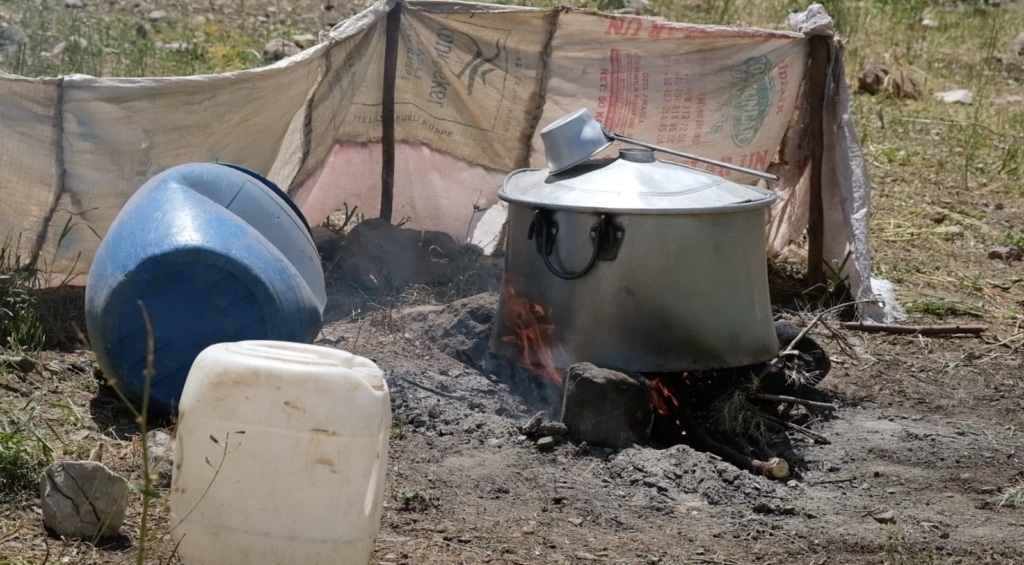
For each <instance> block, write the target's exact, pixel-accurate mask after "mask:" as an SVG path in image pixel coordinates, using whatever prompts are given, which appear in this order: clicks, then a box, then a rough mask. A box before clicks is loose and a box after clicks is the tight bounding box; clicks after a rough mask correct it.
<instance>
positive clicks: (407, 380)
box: [398, 377, 466, 401]
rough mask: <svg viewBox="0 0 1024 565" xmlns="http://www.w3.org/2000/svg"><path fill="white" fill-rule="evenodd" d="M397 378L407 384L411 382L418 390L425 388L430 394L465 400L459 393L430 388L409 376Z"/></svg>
mask: <svg viewBox="0 0 1024 565" xmlns="http://www.w3.org/2000/svg"><path fill="white" fill-rule="evenodd" d="M398 378H399V379H401V380H403V381H405V382H407V383H409V384H411V385H412V386H414V387H416V388H418V389H420V390H425V391H427V392H429V393H431V394H436V395H438V396H442V397H444V398H450V399H452V400H459V401H464V400H466V397H465V396H462V395H461V394H453V393H450V392H444V391H441V390H437V389H436V388H432V387H429V386H427V385H422V384H420V383H418V382H416V381H414V380H412V379H410V378H409V377H398Z"/></svg>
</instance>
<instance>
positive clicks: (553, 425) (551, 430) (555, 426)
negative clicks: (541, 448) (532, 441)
mask: <svg viewBox="0 0 1024 565" xmlns="http://www.w3.org/2000/svg"><path fill="white" fill-rule="evenodd" d="M537 435H539V436H551V437H554V438H560V437H565V436H567V435H569V428H568V427H567V426H566V425H565V424H563V423H562V422H544V423H543V424H541V425H540V426H538V427H537Z"/></svg>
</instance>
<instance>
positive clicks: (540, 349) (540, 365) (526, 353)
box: [502, 284, 563, 385]
mask: <svg viewBox="0 0 1024 565" xmlns="http://www.w3.org/2000/svg"><path fill="white" fill-rule="evenodd" d="M503 294H504V296H503V297H502V304H503V305H504V308H503V312H502V314H503V317H504V320H505V324H506V326H507V327H508V328H509V334H508V335H505V336H504V337H502V341H504V342H505V343H509V344H512V345H515V346H517V348H518V350H519V358H518V359H517V361H518V362H519V364H520V365H522V366H523V367H524V368H526V369H527V370H528V371H530V372H531V373H533V374H534V375H537V376H539V377H541V378H543V379H546V380H548V381H550V382H552V383H554V384H557V385H561V384H562V380H563V376H562V371H561V370H559V369H558V366H557V365H556V364H555V355H554V349H555V348H557V338H556V337H555V325H554V324H552V323H551V322H550V318H551V309H550V308H544V307H543V306H541V305H540V304H534V303H532V302H530V300H529V299H528V298H526V297H525V296H522V295H521V294H520V293H519V291H518V290H517V288H516V285H514V284H508V285H505V288H504V292H503Z"/></svg>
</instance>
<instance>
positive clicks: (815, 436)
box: [755, 410, 832, 445]
mask: <svg viewBox="0 0 1024 565" xmlns="http://www.w3.org/2000/svg"><path fill="white" fill-rule="evenodd" d="M755 412H756V413H757V415H758V416H760V417H761V418H763V419H765V420H766V421H768V422H771V423H773V424H775V425H777V426H782V427H783V428H789V429H791V430H793V431H795V432H799V433H801V434H803V435H805V436H807V437H809V438H811V439H812V440H814V441H816V442H818V443H821V444H825V445H828V444H830V443H832V441H831V440H829V439H828V438H827V437H825V436H823V435H821V434H819V433H818V432H812V431H811V430H808V429H807V428H805V427H803V426H801V425H799V424H794V423H793V422H788V421H786V420H783V419H782V418H776V417H775V416H772V415H771V414H765V413H764V412H761V411H760V410H755Z"/></svg>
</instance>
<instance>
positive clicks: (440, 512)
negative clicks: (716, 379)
mask: <svg viewBox="0 0 1024 565" xmlns="http://www.w3.org/2000/svg"><path fill="white" fill-rule="evenodd" d="M492 268H493V267H492ZM332 282H333V283H334V285H333V291H332V303H333V304H347V305H349V306H351V305H352V304H356V303H360V301H361V304H362V307H364V308H366V309H367V311H368V312H369V314H368V315H365V316H357V317H352V316H351V315H346V313H345V311H342V310H339V309H335V310H333V311H330V312H329V315H330V316H331V317H333V318H338V319H337V320H335V321H332V322H330V323H329V324H327V326H326V327H325V329H324V332H323V337H322V339H321V340H320V341H319V343H320V344H322V345H326V346H332V347H340V348H343V349H346V350H349V351H352V352H354V353H357V354H360V355H365V356H367V357H369V358H371V359H373V360H374V361H376V362H377V363H378V364H379V365H380V366H381V367H382V368H383V369H384V370H385V371H386V374H387V378H388V383H389V387H390V391H391V398H392V408H393V418H394V425H393V428H392V434H391V443H390V449H391V454H390V466H389V470H388V482H387V486H386V494H385V511H384V518H383V522H382V525H381V533H380V537H379V539H378V541H377V545H376V549H375V553H374V563H380V564H384V563H407V564H421V563H422V564H435V563H436V564H457V563H516V564H519V563H584V562H587V563H589V562H595V563H622V564H626V563H629V564H633V563H637V564H653V563H665V564H669V563H675V564H684V563H686V564H688V563H701V564H703V563H708V564H712V563H722V564H745V563H813V564H823V563H844V564H846V563H849V564H861V563H864V564H868V563H915V564H916V563H921V564H924V563H1020V562H1022V561H1024V539H1022V538H1021V537H1020V536H1019V535H1017V533H1019V532H1020V527H1021V526H1022V525H1024V515H1022V514H1021V512H1020V511H1019V510H1017V509H1013V508H1008V507H999V505H998V504H996V502H995V501H996V499H997V498H998V495H999V494H1000V493H1001V492H1002V490H1003V489H1004V487H1005V486H1007V485H1011V484H1015V483H1016V482H1017V481H1018V480H1020V479H1021V478H1022V477H1024V472H1022V465H1021V462H1020V459H1019V457H1020V456H1019V455H1018V454H1017V449H1019V448H1024V441H1021V439H1020V438H1019V436H1020V434H1019V430H1018V428H1019V427H1021V413H1022V412H1021V410H1022V398H1024V396H1022V394H1021V390H1020V388H1021V379H1020V374H1021V360H1020V357H1019V356H1017V355H1013V354H1010V353H1009V352H1007V351H1005V350H1004V348H1005V346H1003V345H999V344H998V343H995V342H994V340H993V339H992V338H988V339H985V338H978V337H961V338H924V337H912V336H879V335H867V334H858V333H853V332H848V331H844V330H839V331H840V332H841V334H842V335H843V337H844V339H845V340H847V345H848V348H842V347H839V345H838V343H837V342H836V341H835V338H834V336H833V334H832V333H831V332H830V331H828V330H827V329H826V328H825V327H824V326H817V329H815V330H814V331H813V332H812V334H811V335H812V336H813V337H814V338H815V339H816V340H818V341H819V343H821V344H822V346H823V347H824V348H825V349H826V350H827V351H828V352H829V354H830V355H831V357H832V360H833V369H832V371H831V373H830V374H829V375H828V377H827V378H826V379H825V381H824V382H823V383H821V385H820V387H821V388H822V389H823V390H825V391H826V392H829V393H830V394H832V395H833V396H834V397H835V398H836V401H837V403H838V404H840V407H841V408H840V410H839V411H838V413H837V414H836V416H835V417H834V418H830V419H827V420H820V421H816V422H813V423H811V424H810V425H809V427H810V428H811V429H813V430H814V431H816V432H818V433H820V434H823V435H825V436H826V437H827V438H828V439H829V440H830V442H831V443H830V444H827V445H818V444H814V443H812V442H810V441H809V440H807V439H806V438H804V437H803V436H799V435H794V434H791V435H790V440H791V441H792V442H793V444H794V445H795V448H796V451H797V452H798V453H799V454H800V455H801V457H802V458H803V459H804V460H805V464H806V469H805V470H804V471H802V472H800V473H799V474H798V475H797V477H796V478H793V479H790V480H785V481H776V480H771V479H768V478H766V477H760V476H756V475H753V474H750V473H747V472H744V471H740V470H738V469H737V468H736V467H734V466H732V465H730V464H728V463H725V462H723V461H721V460H720V459H718V458H717V457H715V456H712V455H709V454H706V453H702V452H699V451H695V450H693V449H691V448H689V447H687V446H685V445H677V446H674V447H671V448H668V449H655V448H651V447H644V446H633V447H631V448H627V449H623V450H610V449H602V448H591V447H587V446H581V445H576V444H573V443H572V442H562V443H560V444H558V445H557V446H555V447H554V448H553V449H551V450H542V449H540V448H538V446H537V445H536V443H535V439H534V438H527V437H526V436H524V435H523V434H522V432H521V431H520V426H522V425H523V424H524V423H525V422H526V421H527V420H528V419H529V418H530V417H531V416H532V415H533V414H535V413H536V412H537V411H538V410H545V409H550V408H551V402H550V401H551V399H550V398H548V399H545V398H544V397H542V396H538V395H536V394H530V393H528V390H529V387H526V386H524V383H522V382H516V381H513V380H509V378H508V377H502V376H501V375H498V376H495V375H493V374H487V373H481V372H479V371H477V370H475V369H473V368H472V367H470V366H467V365H466V364H463V363H462V362H460V361H459V360H458V359H456V356H457V352H458V351H460V350H472V348H473V347H478V348H479V347H482V344H483V343H485V341H484V340H485V339H486V337H487V335H488V332H489V323H490V317H491V316H493V313H494V306H495V304H496V299H497V295H496V293H494V292H485V293H482V294H476V295H473V296H470V297H468V298H466V299H463V300H460V301H456V302H454V303H453V304H450V305H448V306H443V305H441V304H430V305H420V306H411V307H403V306H400V305H392V306H390V307H385V306H381V304H382V302H383V301H382V300H381V299H380V298H379V297H377V298H376V299H375V300H374V301H373V302H372V303H371V302H370V301H369V300H368V296H367V294H365V293H363V292H356V291H354V290H353V289H352V288H351V287H350V286H349V285H348V284H347V283H346V282H345V281H339V280H334V281H332ZM788 317H789V318H791V319H794V320H796V321H798V322H800V321H801V319H800V318H799V317H794V316H791V315H790V316H788ZM802 321H803V323H806V322H807V321H808V320H807V319H806V318H804V319H803V320H802ZM829 325H830V326H831V327H835V323H834V322H830V323H829ZM846 349H849V352H847V353H843V351H844V350H846ZM477 351H479V349H477ZM850 353H852V354H850ZM91 367H92V360H91V356H90V355H89V354H88V353H85V352H79V353H76V354H69V353H64V354H50V355H49V365H47V368H46V370H45V371H43V373H42V374H41V375H38V376H33V375H28V376H21V377H14V376H8V377H6V379H7V382H6V384H5V386H4V388H5V389H7V390H8V391H9V392H8V393H5V394H12V393H13V394H19V395H21V396H22V397H24V398H25V400H26V402H35V403H36V404H37V405H38V406H39V407H40V408H39V410H38V415H37V416H36V417H37V418H49V419H52V420H53V422H54V425H61V426H65V427H66V426H67V419H68V415H67V414H66V411H67V410H72V411H75V412H76V413H77V414H78V416H77V417H79V418H81V419H82V420H83V422H82V423H81V430H80V431H79V432H78V434H79V435H77V436H76V437H75V438H74V439H76V440H79V441H68V442H67V444H68V445H78V446H81V445H85V446H89V445H94V444H95V443H97V442H100V443H105V444H106V445H107V446H108V447H107V450H106V455H105V459H104V462H105V463H106V464H107V465H108V466H110V467H111V468H112V469H113V470H115V471H116V472H119V473H123V474H124V475H125V476H128V477H134V478H136V479H137V478H138V475H139V468H140V461H141V459H140V451H139V449H138V443H137V437H134V439H133V435H134V434H133V426H132V421H131V418H130V417H129V414H127V412H126V411H125V410H124V409H123V408H122V407H121V406H120V405H119V404H118V401H117V400H116V399H115V398H113V397H112V396H111V395H110V394H109V393H107V392H105V389H100V388H97V387H96V384H95V379H94V377H93V375H92V369H91ZM90 381H91V382H90ZM39 390H42V391H43V392H42V394H40V392H39ZM55 406H60V407H63V408H61V409H55V408H54V407H55ZM86 407H88V408H86ZM74 455H75V454H60V453H58V457H61V456H64V457H66V458H73V456H74ZM77 455H78V456H79V457H84V453H79V454H77ZM161 492H163V493H166V491H161ZM2 508H3V513H2V514H0V524H5V526H4V527H3V530H4V531H5V536H4V537H0V548H3V549H4V551H7V550H11V551H12V552H15V551H16V552H17V554H18V555H20V556H25V558H24V561H12V562H14V563H20V562H25V563H35V562H48V561H37V560H34V559H28V558H27V556H28V555H33V556H35V557H36V558H41V557H43V556H44V555H45V554H46V552H47V547H46V546H47V545H49V546H50V548H49V552H50V554H51V559H52V556H55V555H58V552H62V553H64V554H65V556H66V557H69V558H71V559H73V560H74V562H87V563H120V562H131V561H133V560H134V559H135V558H134V551H135V549H136V548H137V542H138V540H137V538H135V537H134V535H133V528H134V527H136V526H137V520H138V518H139V516H138V511H139V508H138V506H137V505H133V507H132V510H131V514H130V517H129V521H128V522H127V523H126V525H125V527H124V528H123V531H124V532H125V537H124V538H123V539H121V540H114V541H113V542H108V543H106V544H105V545H101V547H100V549H96V548H93V547H91V546H88V545H86V544H84V543H80V542H61V541H60V540H56V539H53V538H48V537H47V536H45V535H43V533H42V532H41V521H40V517H39V515H38V512H39V510H38V502H37V500H34V499H32V498H26V499H25V500H23V501H22V503H21V504H19V505H17V506H13V505H9V504H5V505H4V506H3V507H2ZM166 515H167V512H166V508H165V506H164V504H163V502H162V501H160V500H158V501H156V502H155V503H154V505H153V518H151V519H153V523H154V525H153V526H151V528H152V529H151V532H150V533H151V540H152V541H151V548H150V553H151V555H152V556H153V559H154V560H153V561H149V560H147V562H154V563H155V562H163V559H164V558H168V557H170V554H171V553H172V551H173V544H172V541H171V540H170V538H169V536H168V535H167V533H166V528H167V524H166ZM7 525H10V526H14V527H13V528H8V526H7ZM1015 532H1017V533H1015ZM0 562H3V561H2V560H0ZM170 562H176V560H174V559H173V558H172V559H171V561H170Z"/></svg>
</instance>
